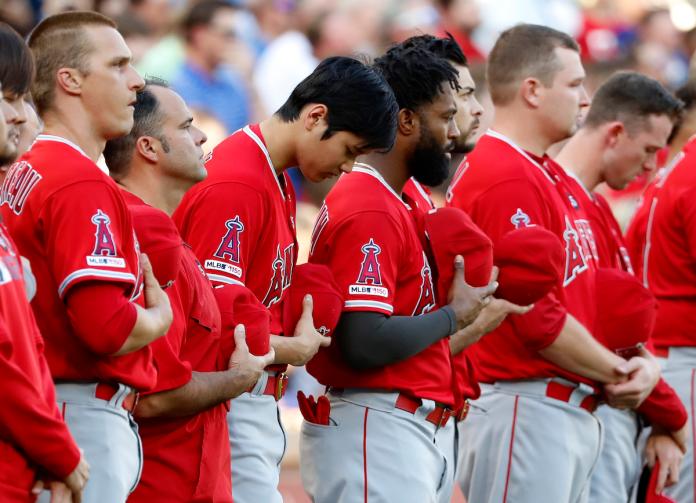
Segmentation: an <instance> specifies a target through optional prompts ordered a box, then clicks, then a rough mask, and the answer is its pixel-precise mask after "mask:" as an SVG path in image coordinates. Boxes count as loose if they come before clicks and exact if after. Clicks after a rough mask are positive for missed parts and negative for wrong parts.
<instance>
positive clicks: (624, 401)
mask: <svg viewBox="0 0 696 503" xmlns="http://www.w3.org/2000/svg"><path fill="white" fill-rule="evenodd" d="M616 372H617V374H619V375H622V376H626V377H627V380H626V381H624V382H621V383H619V384H607V385H606V386H604V391H605V393H606V396H607V402H608V403H609V405H611V406H612V407H616V408H617V409H635V408H637V407H638V406H640V404H641V403H643V400H645V399H646V398H647V397H648V395H649V394H650V392H651V391H652V390H653V388H654V387H655V385H656V384H657V381H658V380H659V379H660V366H659V364H658V363H657V360H655V357H654V356H652V354H650V352H649V351H648V350H646V349H645V347H643V346H642V345H641V348H640V355H639V356H635V357H633V358H631V359H630V360H628V361H627V362H624V363H622V364H621V365H619V366H618V367H617V368H616Z"/></svg>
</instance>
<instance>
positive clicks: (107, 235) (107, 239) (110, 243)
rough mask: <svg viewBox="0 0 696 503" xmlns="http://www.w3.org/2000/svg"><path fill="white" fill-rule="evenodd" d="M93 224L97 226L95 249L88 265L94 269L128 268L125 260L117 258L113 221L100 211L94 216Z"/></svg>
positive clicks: (88, 257) (87, 258)
mask: <svg viewBox="0 0 696 503" xmlns="http://www.w3.org/2000/svg"><path fill="white" fill-rule="evenodd" d="M91 222H92V223H93V224H94V226H95V231H94V248H93V249H92V254H91V255H88V256H87V257H86V260H87V265H89V266H93V267H119V268H124V267H126V261H125V259H123V258H121V257H117V252H116V242H115V241H114V235H113V233H112V232H111V227H110V226H109V225H110V224H111V219H110V218H109V216H108V215H107V214H106V213H104V212H103V211H102V210H100V209H98V210H97V212H96V213H95V214H94V215H92V218H91Z"/></svg>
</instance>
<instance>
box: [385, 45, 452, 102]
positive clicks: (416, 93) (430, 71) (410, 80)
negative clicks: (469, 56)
mask: <svg viewBox="0 0 696 503" xmlns="http://www.w3.org/2000/svg"><path fill="white" fill-rule="evenodd" d="M375 67H376V68H377V69H378V70H379V71H380V72H382V75H384V78H385V79H387V82H388V83H389V85H390V86H391V88H392V90H393V91H394V95H395V96H396V101H397V103H398V104H399V109H404V108H408V109H409V110H414V111H417V110H418V109H419V108H420V107H421V106H423V105H427V104H429V103H432V102H433V101H435V99H436V98H437V97H438V95H439V94H440V93H442V92H443V91H444V89H445V86H450V87H451V88H452V89H455V90H459V81H458V79H457V70H455V69H454V67H453V66H452V65H451V64H450V63H449V62H448V61H447V60H445V59H443V58H441V57H438V56H436V55H435V54H433V53H431V52H429V51H426V50H425V49H423V48H422V47H417V46H413V45H409V46H406V44H398V45H395V46H393V47H392V48H390V49H389V50H388V51H387V52H386V54H384V55H383V56H380V57H379V58H377V59H376V60H375Z"/></svg>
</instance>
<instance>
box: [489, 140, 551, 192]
mask: <svg viewBox="0 0 696 503" xmlns="http://www.w3.org/2000/svg"><path fill="white" fill-rule="evenodd" d="M486 134H487V135H488V136H491V137H493V138H495V139H496V140H500V141H502V142H504V143H507V144H508V145H509V146H510V147H512V148H513V149H515V150H516V151H517V152H518V153H519V154H520V155H521V156H522V157H524V158H525V159H527V160H528V161H529V162H530V163H531V164H532V165H533V166H534V167H536V168H538V169H539V170H540V171H541V172H542V173H543V174H544V176H545V177H546V178H547V179H548V180H549V181H550V182H551V183H552V184H554V185H556V181H555V180H554V179H553V178H552V177H551V176H550V175H549V174H548V172H547V171H546V169H544V167H543V166H542V165H541V164H539V162H538V161H536V160H535V159H533V158H532V156H531V155H529V154H528V153H527V152H525V150H524V149H523V148H522V147H520V146H519V145H517V143H515V142H514V141H512V140H511V139H510V138H508V137H507V136H505V135H504V134H502V133H499V132H497V131H494V130H492V129H489V130H488V131H486Z"/></svg>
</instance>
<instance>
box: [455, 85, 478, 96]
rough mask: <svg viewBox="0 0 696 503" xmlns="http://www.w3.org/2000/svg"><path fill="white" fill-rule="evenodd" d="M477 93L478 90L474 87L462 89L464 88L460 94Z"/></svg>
mask: <svg viewBox="0 0 696 503" xmlns="http://www.w3.org/2000/svg"><path fill="white" fill-rule="evenodd" d="M475 91H476V89H475V88H474V87H471V86H466V87H462V88H461V89H460V90H459V94H471V93H473V92H475Z"/></svg>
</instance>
